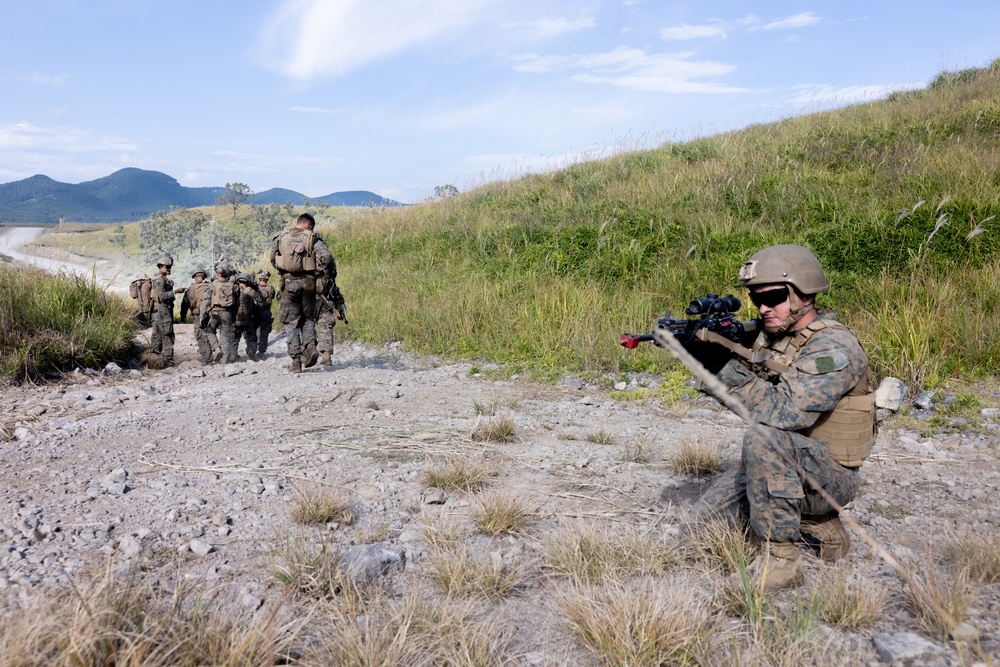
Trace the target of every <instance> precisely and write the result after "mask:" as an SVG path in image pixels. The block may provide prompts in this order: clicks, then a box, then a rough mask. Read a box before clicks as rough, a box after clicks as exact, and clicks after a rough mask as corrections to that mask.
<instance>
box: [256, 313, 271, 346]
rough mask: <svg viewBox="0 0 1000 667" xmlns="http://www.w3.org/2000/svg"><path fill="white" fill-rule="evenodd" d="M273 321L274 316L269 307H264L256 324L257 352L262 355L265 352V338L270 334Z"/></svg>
mask: <svg viewBox="0 0 1000 667" xmlns="http://www.w3.org/2000/svg"><path fill="white" fill-rule="evenodd" d="M273 323H274V317H273V316H272V315H271V311H270V309H265V310H264V313H263V315H262V316H261V318H260V323H259V324H258V325H257V354H260V355H262V356H263V354H264V353H265V352H267V339H268V338H269V337H270V336H271V325H272V324H273Z"/></svg>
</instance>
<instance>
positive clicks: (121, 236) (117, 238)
mask: <svg viewBox="0 0 1000 667" xmlns="http://www.w3.org/2000/svg"><path fill="white" fill-rule="evenodd" d="M0 224H2V223H0ZM108 240H109V241H111V243H113V244H115V245H116V246H118V247H119V248H124V247H125V241H126V237H125V225H124V224H122V223H120V222H119V223H118V224H117V225H115V231H113V232H111V236H110V238H108Z"/></svg>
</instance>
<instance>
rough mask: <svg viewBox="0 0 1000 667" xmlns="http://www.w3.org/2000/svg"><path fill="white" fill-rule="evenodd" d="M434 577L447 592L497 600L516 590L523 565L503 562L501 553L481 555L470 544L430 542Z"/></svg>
mask: <svg viewBox="0 0 1000 667" xmlns="http://www.w3.org/2000/svg"><path fill="white" fill-rule="evenodd" d="M428 545H429V546H430V569H431V576H432V577H433V578H434V581H435V582H436V583H437V584H438V586H439V587H440V588H441V591H442V592H443V593H445V594H446V595H449V596H452V595H457V596H460V597H485V598H488V599H490V600H493V601H496V600H499V599H501V598H504V597H506V596H507V595H509V594H510V593H511V591H513V590H514V587H515V586H516V585H517V582H518V579H519V578H520V576H521V570H520V568H519V567H518V566H517V565H516V564H515V565H508V564H506V563H504V562H503V560H502V559H501V558H500V557H499V554H482V553H478V552H476V551H474V550H473V548H472V547H470V546H469V545H467V544H464V543H461V542H457V541H449V540H440V541H439V540H434V541H429V542H428Z"/></svg>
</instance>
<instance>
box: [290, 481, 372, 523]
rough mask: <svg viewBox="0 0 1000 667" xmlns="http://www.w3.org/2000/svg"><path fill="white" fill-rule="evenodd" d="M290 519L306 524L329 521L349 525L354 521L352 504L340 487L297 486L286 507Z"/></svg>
mask: <svg viewBox="0 0 1000 667" xmlns="http://www.w3.org/2000/svg"><path fill="white" fill-rule="evenodd" d="M288 513H289V516H291V518H292V521H294V522H295V523H298V524H302V525H306V526H315V525H325V524H327V523H330V522H337V523H342V524H344V525H347V526H349V525H351V524H352V523H354V518H355V516H354V515H355V512H354V504H353V503H352V501H351V499H350V497H349V496H348V495H347V493H346V492H344V491H343V490H341V489H331V488H321V489H306V488H299V489H298V490H296V492H295V496H294V497H293V498H292V501H291V504H290V505H289V508H288Z"/></svg>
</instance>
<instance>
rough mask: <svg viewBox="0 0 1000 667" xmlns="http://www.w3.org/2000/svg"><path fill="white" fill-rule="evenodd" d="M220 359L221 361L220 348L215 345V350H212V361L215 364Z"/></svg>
mask: <svg viewBox="0 0 1000 667" xmlns="http://www.w3.org/2000/svg"><path fill="white" fill-rule="evenodd" d="M220 361H222V348H221V347H217V348H215V351H214V352H212V363H215V364H217V363H219V362H220Z"/></svg>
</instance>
